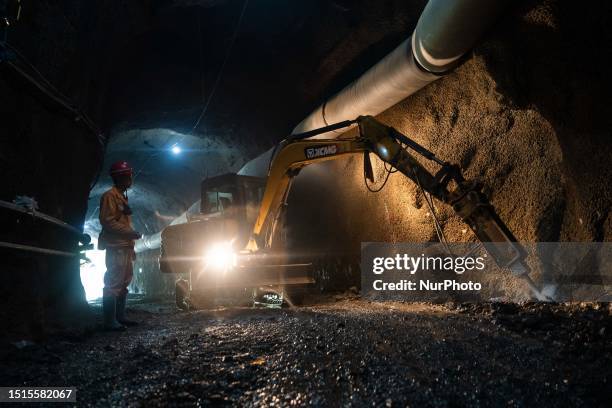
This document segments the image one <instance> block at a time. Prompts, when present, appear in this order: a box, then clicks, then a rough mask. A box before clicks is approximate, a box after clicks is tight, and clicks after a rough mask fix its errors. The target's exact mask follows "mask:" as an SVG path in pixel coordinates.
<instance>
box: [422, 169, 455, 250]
mask: <svg viewBox="0 0 612 408" xmlns="http://www.w3.org/2000/svg"><path fill="white" fill-rule="evenodd" d="M412 174H414V178H415V179H416V181H417V185H418V186H419V189H420V190H421V192H422V193H423V198H425V202H426V203H427V206H428V207H429V211H430V212H431V215H432V218H433V220H434V226H435V230H436V235H437V236H438V241H440V242H441V243H442V245H444V248H445V249H446V251H447V252H448V254H449V255H451V256H454V255H453V252H452V251H451V249H450V246H449V245H448V240H447V239H446V235H444V230H443V229H442V225H441V224H440V220H438V216H437V215H436V209H435V207H434V203H433V199H432V198H431V194H429V193H427V192H426V191H425V190H424V189H423V186H422V185H421V181H420V179H419V175H418V174H417V172H416V171H415V170H414V169H412Z"/></svg>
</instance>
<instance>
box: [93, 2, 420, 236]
mask: <svg viewBox="0 0 612 408" xmlns="http://www.w3.org/2000/svg"><path fill="white" fill-rule="evenodd" d="M424 4H425V1H418V2H414V3H411V4H404V2H401V1H384V2H380V1H372V0H370V1H367V0H361V1H339V0H337V1H329V0H319V1H296V2H284V1H271V0H268V1H249V2H247V3H245V2H244V1H242V0H158V1H142V2H138V3H136V2H135V3H131V4H130V5H129V6H124V7H126V9H125V10H124V12H125V13H126V14H125V15H124V16H123V17H122V18H123V20H122V21H124V24H125V25H126V27H123V28H120V29H119V32H120V40H119V41H116V43H115V46H116V49H114V50H113V51H112V55H113V57H112V58H111V61H107V62H106V63H105V64H106V65H107V66H108V68H107V71H108V77H109V86H108V89H107V92H108V95H107V100H108V103H107V104H106V106H105V107H104V108H103V115H102V116H103V118H104V119H103V122H104V123H103V125H104V128H105V129H107V132H108V134H109V135H110V141H109V144H108V149H107V154H106V158H105V163H104V170H103V174H102V175H101V177H100V179H99V182H98V184H97V185H96V188H94V189H93V190H92V193H91V194H90V197H89V210H88V214H87V217H86V219H88V220H90V221H94V220H95V219H96V207H97V203H98V201H99V197H100V194H101V193H102V192H103V191H104V189H105V188H106V187H108V186H110V183H111V181H110V179H109V177H108V176H107V175H106V169H108V166H109V165H110V164H111V163H112V162H114V161H116V160H121V159H125V160H128V161H130V163H132V164H133V166H134V167H135V169H136V173H138V176H137V180H136V186H135V187H134V191H133V192H132V197H133V198H132V199H131V202H132V203H134V204H133V205H135V206H137V207H139V209H140V210H141V214H142V215H141V216H140V219H135V220H134V221H135V224H136V226H137V228H139V229H140V230H142V231H143V232H154V230H156V228H157V226H158V225H159V217H153V218H151V217H150V216H151V214H154V213H155V211H156V210H158V211H159V212H161V213H167V214H170V215H178V214H180V213H181V212H182V211H184V210H185V209H186V208H187V207H188V206H189V205H190V204H192V203H193V201H194V200H196V199H197V198H198V196H199V183H200V181H201V179H202V178H203V177H206V176H214V175H217V174H220V173H225V172H228V171H236V170H238V169H239V168H240V167H241V166H242V164H244V163H245V162H246V161H248V160H250V159H251V158H253V157H255V156H256V155H257V154H259V153H260V152H261V151H263V150H266V149H268V148H269V147H270V146H272V145H273V144H274V143H276V142H278V141H279V140H280V139H282V138H283V137H284V136H285V135H287V134H288V133H289V132H290V130H291V129H292V128H293V127H294V126H295V125H296V124H297V123H298V122H299V121H300V120H301V119H302V118H303V117H305V116H306V115H307V114H308V113H309V112H310V110H312V109H313V108H314V107H315V106H316V105H317V104H318V103H320V101H321V100H322V99H323V98H325V97H327V96H329V95H331V94H333V93H334V92H335V91H337V90H339V89H341V88H342V87H343V86H344V85H346V84H347V83H349V82H350V81H351V80H352V79H354V78H356V77H358V76H359V75H360V74H361V73H362V72H364V71H365V70H366V69H367V68H369V67H370V66H371V65H373V64H374V63H375V62H376V61H377V60H378V59H380V58H381V57H382V56H384V55H385V54H386V53H387V52H389V50H391V49H392V48H393V47H395V46H396V45H397V44H398V43H399V42H401V40H402V39H403V38H405V37H406V36H407V35H409V33H410V32H411V31H412V29H413V28H414V26H415V24H416V21H417V19H418V16H419V15H420V12H421V10H422V8H423V7H424ZM241 14H242V19H240V16H241ZM239 23H240V24H239ZM198 118H200V119H199V120H198ZM175 143H178V144H180V145H181V147H182V148H184V150H185V151H184V152H183V154H181V155H177V156H173V155H172V154H171V153H170V152H168V149H169V147H170V146H172V145H173V144H175ZM183 145H184V146H183Z"/></svg>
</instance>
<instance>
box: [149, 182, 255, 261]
mask: <svg viewBox="0 0 612 408" xmlns="http://www.w3.org/2000/svg"><path fill="white" fill-rule="evenodd" d="M264 189H265V179H262V178H259V177H251V176H242V175H238V174H231V173H230V174H224V175H221V176H216V177H211V178H208V179H206V180H204V181H202V184H201V194H202V196H201V204H200V212H199V213H197V214H192V215H190V216H189V219H188V222H187V223H185V224H177V225H170V226H168V227H166V228H165V229H164V230H163V232H162V245H161V255H160V269H161V271H162V272H164V273H189V272H191V271H193V270H194V269H195V268H199V267H200V264H201V259H200V258H201V257H202V256H203V255H204V253H205V252H206V248H207V247H210V246H212V245H215V244H218V243H225V244H227V245H230V246H231V247H232V248H233V249H234V250H236V251H239V250H240V249H242V248H244V246H245V245H246V243H247V241H248V238H249V235H250V232H251V229H252V227H253V224H254V223H255V219H256V218H257V213H258V209H259V203H260V201H261V198H262V196H263V192H264Z"/></svg>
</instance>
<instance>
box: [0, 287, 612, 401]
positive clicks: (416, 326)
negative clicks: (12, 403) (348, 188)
mask: <svg viewBox="0 0 612 408" xmlns="http://www.w3.org/2000/svg"><path fill="white" fill-rule="evenodd" d="M131 315H132V317H136V318H138V319H140V320H141V322H142V323H141V325H139V326H138V327H137V328H133V329H130V330H129V331H126V332H124V333H118V334H117V333H106V332H101V331H99V330H93V331H89V332H87V333H85V334H78V335H63V336H59V337H57V338H53V339H50V340H49V341H47V342H46V343H45V344H27V343H14V344H10V345H5V346H4V347H3V349H2V352H3V353H2V354H3V355H2V360H3V361H2V367H3V368H2V371H1V373H0V376H1V377H0V383H1V385H5V386H6V385H30V386H43V385H44V386H76V387H77V388H78V394H77V395H78V401H79V404H78V405H79V406H89V405H92V406H124V405H129V406H160V405H164V406H193V405H197V404H200V405H226V404H227V405H241V406H242V405H247V406H250V405H265V406H268V405H306V404H313V405H325V406H328V405H332V406H335V405H354V406H365V405H368V406H371V405H376V406H385V405H386V406H405V405H409V406H441V407H450V406H508V405H509V406H537V405H541V406H606V405H607V406H609V402H610V401H611V400H612V387H611V384H612V342H611V338H612V336H611V334H610V333H611V331H612V319H611V318H610V307H609V305H608V304H589V305H580V304H577V305H541V304H526V305H522V306H516V305H510V304H478V305H454V304H448V305H444V306H434V305H427V304H407V303H370V302H368V301H365V300H361V299H358V297H357V296H337V297H334V298H327V299H325V300H324V301H321V302H319V303H317V304H316V305H310V306H304V307H300V308H284V309H251V308H228V309H217V310H209V311H195V312H178V311H176V310H175V309H174V307H172V306H171V305H169V304H140V305H132V307H131Z"/></svg>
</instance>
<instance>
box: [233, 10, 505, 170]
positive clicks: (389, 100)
mask: <svg viewBox="0 0 612 408" xmlns="http://www.w3.org/2000/svg"><path fill="white" fill-rule="evenodd" d="M506 3H507V0H430V1H429V2H428V3H427V5H426V6H425V9H424V10H423V13H422V14H421V16H420V17H419V21H418V23H417V26H416V28H415V30H414V32H413V34H412V36H410V37H409V38H408V39H406V40H405V41H404V42H402V43H401V44H400V45H399V46H398V47H397V48H395V49H394V50H393V51H391V52H390V53H389V54H387V56H385V57H384V58H383V59H382V60H380V61H379V62H378V63H377V64H376V65H374V66H373V67H372V68H370V69H369V70H368V71H366V72H365V73H364V74H363V75H362V76H361V77H359V78H358V79H356V80H355V81H353V82H352V83H350V84H349V85H348V86H346V87H345V88H344V89H342V90H341V91H340V92H338V93H337V94H336V95H334V96H332V97H331V98H330V99H328V100H327V101H325V102H324V103H323V104H321V105H320V106H319V107H318V108H316V109H315V110H314V111H313V112H312V113H311V114H310V115H308V116H307V117H306V118H305V119H304V120H302V121H301V122H300V123H299V124H298V125H297V126H296V127H295V128H294V129H293V131H292V132H291V133H292V134H296V133H302V132H307V131H309V130H313V129H317V128H321V127H324V126H327V125H330V124H333V123H338V122H342V121H344V120H351V119H355V118H356V117H358V116H360V115H372V116H375V115H378V114H380V113H382V112H384V111H385V110H387V109H389V108H390V107H392V106H394V105H396V104H397V103H398V102H400V101H402V100H404V99H405V98H407V97H409V96H410V95H412V94H413V93H415V92H417V91H418V90H420V89H421V88H423V87H425V86H426V85H428V84H429V83H431V82H433V81H435V80H436V79H438V78H440V77H441V76H443V75H445V74H447V73H449V72H451V71H452V70H453V69H454V68H456V67H457V66H458V65H459V63H460V61H461V58H462V57H463V56H464V55H465V54H466V53H467V52H468V51H469V50H470V49H471V48H472V47H473V46H474V45H475V44H476V42H477V41H478V40H479V39H480V38H481V37H482V35H483V34H484V32H485V31H486V30H487V29H488V28H489V27H490V26H491V25H492V24H493V22H495V20H496V19H497V18H498V17H499V15H500V14H501V11H502V10H503V8H504V6H505V5H506ZM347 130H348V128H345V129H343V130H338V131H336V132H328V133H324V134H320V135H318V136H315V138H330V137H334V133H335V134H336V135H337V134H341V133H343V132H346V131H347ZM271 154H272V149H270V150H268V151H266V152H265V153H263V154H261V155H259V156H258V157H256V158H255V159H253V160H251V161H249V162H248V163H246V164H245V165H244V166H243V167H242V168H241V169H240V171H239V172H238V174H241V175H248V176H256V177H266V176H267V171H268V164H269V162H270V158H271Z"/></svg>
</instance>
